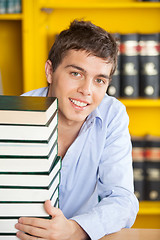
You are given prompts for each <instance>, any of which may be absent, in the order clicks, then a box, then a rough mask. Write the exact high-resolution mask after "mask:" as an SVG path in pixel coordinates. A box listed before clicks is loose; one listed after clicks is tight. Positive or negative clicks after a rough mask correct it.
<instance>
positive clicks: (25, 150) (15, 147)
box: [0, 129, 58, 157]
mask: <svg viewBox="0 0 160 240" xmlns="http://www.w3.org/2000/svg"><path fill="white" fill-rule="evenodd" d="M57 138H58V133H57V129H55V131H54V132H53V134H52V136H51V138H50V139H49V142H48V143H46V142H44V143H43V142H34V141H33V142H31V141H29V142H23V141H11V142H10V141H0V157H2V156H3V157H7V156H12V155H14V156H15V157H16V156H37V157H38V156H41V157H42V156H48V155H49V154H50V151H51V149H52V147H53V145H54V144H55V142H56V141H57Z"/></svg>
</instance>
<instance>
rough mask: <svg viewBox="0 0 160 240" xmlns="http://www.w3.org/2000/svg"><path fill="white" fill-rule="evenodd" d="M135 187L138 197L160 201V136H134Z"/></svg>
mask: <svg viewBox="0 0 160 240" xmlns="http://www.w3.org/2000/svg"><path fill="white" fill-rule="evenodd" d="M132 145H133V148H132V156H133V172H134V187H135V194H136V196H137V198H138V199H139V200H140V201H142V200H147V201H160V187H159V186H160V137H158V136H151V135H146V136H144V137H135V136H134V137H133V136H132Z"/></svg>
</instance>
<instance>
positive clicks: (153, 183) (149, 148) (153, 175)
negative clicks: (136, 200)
mask: <svg viewBox="0 0 160 240" xmlns="http://www.w3.org/2000/svg"><path fill="white" fill-rule="evenodd" d="M145 155H146V180H145V186H146V188H145V194H146V196H145V199H146V200H149V201H160V140H159V141H155V140H149V141H146V151H145Z"/></svg>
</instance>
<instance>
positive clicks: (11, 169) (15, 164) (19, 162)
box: [0, 141, 58, 174]
mask: <svg viewBox="0 0 160 240" xmlns="http://www.w3.org/2000/svg"><path fill="white" fill-rule="evenodd" d="M57 152H58V145H57V141H56V142H55V143H54V145H53V147H52V149H51V151H50V153H49V155H47V156H38V157H37V156H33V157H32V156H14V155H10V156H6V157H5V156H0V174H4V173H17V172H19V173H27V172H31V173H36V172H39V173H48V172H50V169H51V166H52V163H53V162H54V160H55V159H56V156H57Z"/></svg>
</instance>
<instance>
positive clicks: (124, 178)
mask: <svg viewBox="0 0 160 240" xmlns="http://www.w3.org/2000/svg"><path fill="white" fill-rule="evenodd" d="M131 151H132V148H131V141H130V135H129V132H128V116H127V114H126V110H125V108H124V107H121V108H120V110H118V111H117V113H116V115H115V116H114V117H113V118H112V120H111V121H110V124H109V126H108V128H107V136H106V140H105V147H104V150H103V154H102V156H101V161H100V165H99V181H98V193H99V196H100V198H101V201H100V202H99V203H98V204H97V206H95V207H94V208H92V209H91V210H90V211H88V212H87V213H85V214H82V215H79V216H75V217H73V218H72V219H74V220H75V221H77V222H78V223H79V224H80V225H81V226H82V228H83V229H84V230H85V231H86V232H87V233H88V235H89V236H90V238H91V239H92V240H97V239H99V238H101V237H102V236H104V235H106V234H110V233H113V232H116V231H119V230H120V229H122V228H129V227H131V226H132V225H133V223H134V221H135V218H136V215H137V212H138V201H137V199H136V197H135V195H134V193H133V191H134V190H133V169H132V157H131Z"/></svg>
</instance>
